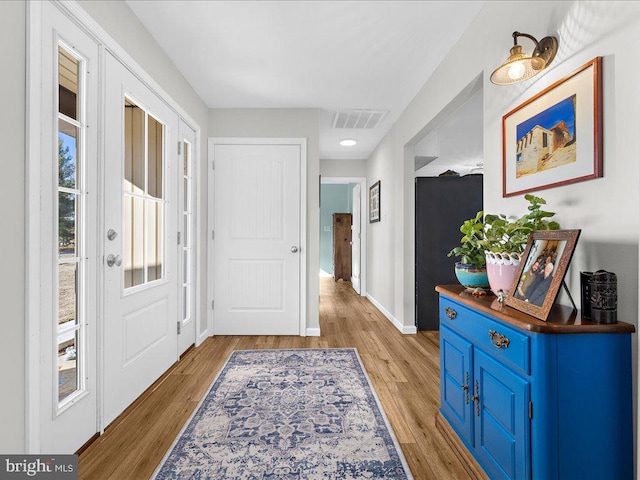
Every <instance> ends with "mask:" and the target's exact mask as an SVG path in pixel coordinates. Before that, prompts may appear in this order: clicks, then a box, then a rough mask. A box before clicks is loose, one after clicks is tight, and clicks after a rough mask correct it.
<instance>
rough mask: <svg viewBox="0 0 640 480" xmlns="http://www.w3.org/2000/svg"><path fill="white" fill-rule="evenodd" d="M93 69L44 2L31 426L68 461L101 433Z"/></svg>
mask: <svg viewBox="0 0 640 480" xmlns="http://www.w3.org/2000/svg"><path fill="white" fill-rule="evenodd" d="M98 65H99V51H98V46H97V44H96V43H95V42H94V41H93V40H92V39H91V38H90V37H89V36H87V35H86V34H84V33H83V32H82V31H81V30H80V29H79V28H78V27H77V26H76V25H75V24H73V22H71V21H70V20H69V19H68V18H67V17H65V16H64V15H62V14H61V12H60V11H59V10H58V9H57V8H55V7H54V6H53V5H51V4H50V3H49V2H43V4H42V49H41V68H42V71H41V73H42V81H41V85H42V86H41V96H42V104H41V105H42V107H41V112H40V119H41V132H42V143H41V151H42V156H41V163H40V172H41V180H40V184H41V191H40V218H41V225H40V229H41V230H40V234H41V236H40V239H39V240H40V245H41V253H40V260H41V265H40V272H41V286H40V344H39V347H40V356H39V368H40V376H39V378H40V395H39V411H40V417H39V419H38V422H39V423H38V426H39V429H40V438H39V449H40V451H41V452H45V453H73V452H75V451H76V450H77V449H78V448H80V447H81V446H82V445H83V444H84V443H85V442H86V441H88V440H89V439H90V438H91V437H92V436H93V435H94V434H95V433H96V432H97V431H98V424H97V398H98V397H97V393H96V386H97V379H96V370H97V369H96V361H97V353H96V350H97V349H96V330H97V328H96V327H97V325H96V321H95V319H96V318H97V316H98V314H97V301H96V295H95V292H96V289H97V284H98V277H99V274H98V271H99V268H98V265H99V264H98V249H97V238H96V231H97V225H98V223H97V222H98V219H97V217H98V202H97V196H96V195H95V192H96V190H97V178H98V162H97V158H98V154H97V152H98V136H97V128H96V127H97V125H98V121H97V119H98V111H97V104H98V98H99V93H98V78H97V76H96V75H90V72H94V71H97V70H98ZM89 127H93V128H89ZM32 140H33V141H34V142H36V141H37V139H32ZM5 368H14V367H12V366H10V365H6V366H5Z"/></svg>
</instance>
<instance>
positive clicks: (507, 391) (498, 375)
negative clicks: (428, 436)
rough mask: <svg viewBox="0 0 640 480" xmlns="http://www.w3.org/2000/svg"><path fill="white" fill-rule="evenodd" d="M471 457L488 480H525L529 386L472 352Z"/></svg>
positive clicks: (503, 368) (479, 354)
mask: <svg viewBox="0 0 640 480" xmlns="http://www.w3.org/2000/svg"><path fill="white" fill-rule="evenodd" d="M473 362H474V375H473V393H474V394H475V395H477V397H478V403H477V405H474V412H473V413H474V416H475V419H476V428H475V453H476V456H477V457H478V460H479V461H480V463H481V464H482V465H483V467H484V468H485V470H486V471H487V473H488V474H489V476H490V477H491V478H492V479H523V480H524V479H529V478H530V476H531V475H530V472H531V467H530V460H529V455H528V452H529V449H530V447H529V438H530V420H529V415H528V412H529V408H528V406H529V398H530V391H529V382H527V381H526V380H525V379H523V378H522V377H520V376H519V375H517V374H515V373H514V372H513V371H512V370H509V369H507V368H505V367H504V366H503V365H501V364H500V363H498V362H497V361H495V360H494V359H492V358H491V357H490V356H489V355H487V354H486V353H484V352H483V351H482V350H480V349H477V348H476V349H475V350H474V357H473Z"/></svg>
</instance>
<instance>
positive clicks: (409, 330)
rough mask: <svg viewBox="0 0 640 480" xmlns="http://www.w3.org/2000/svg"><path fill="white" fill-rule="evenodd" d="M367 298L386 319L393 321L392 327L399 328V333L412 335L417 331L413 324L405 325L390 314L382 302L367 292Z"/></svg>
mask: <svg viewBox="0 0 640 480" xmlns="http://www.w3.org/2000/svg"><path fill="white" fill-rule="evenodd" d="M367 298H368V299H369V301H370V302H371V303H373V306H374V307H376V308H377V309H378V310H380V313H382V314H383V315H384V316H385V317H387V319H388V320H389V321H390V322H391V323H393V326H394V327H396V328H397V329H398V330H400V333H402V334H403V335H413V334H416V333H418V329H417V328H416V327H415V326H407V325H403V324H402V323H400V321H399V320H398V319H397V318H396V317H394V316H393V315H391V312H389V310H387V309H386V308H384V307H383V306H382V304H381V303H380V302H378V301H377V300H376V299H375V298H373V297H372V296H371V295H369V294H367Z"/></svg>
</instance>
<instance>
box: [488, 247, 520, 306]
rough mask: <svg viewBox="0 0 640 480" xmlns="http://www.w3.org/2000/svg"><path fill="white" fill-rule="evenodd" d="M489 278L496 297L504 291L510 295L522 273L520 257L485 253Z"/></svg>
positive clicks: (513, 254)
mask: <svg viewBox="0 0 640 480" xmlns="http://www.w3.org/2000/svg"><path fill="white" fill-rule="evenodd" d="M485 258H486V259H487V277H488V279H489V285H490V286H491V291H492V292H493V294H494V295H496V296H497V295H498V293H499V291H500V290H502V291H503V292H504V293H505V294H507V295H508V294H509V291H510V290H511V285H513V280H514V279H515V277H516V275H518V272H519V271H520V255H519V254H517V253H511V254H509V253H500V252H498V253H496V252H485Z"/></svg>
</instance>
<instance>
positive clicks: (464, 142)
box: [414, 76, 484, 330]
mask: <svg viewBox="0 0 640 480" xmlns="http://www.w3.org/2000/svg"><path fill="white" fill-rule="evenodd" d="M482 100H483V99H482V78H481V77H480V76H479V77H478V78H476V79H475V80H474V81H473V82H472V83H471V84H469V85H468V86H467V87H466V88H465V89H464V90H463V91H462V92H460V94H458V95H457V96H456V97H455V98H454V99H453V100H452V101H451V102H450V103H449V104H448V105H447V106H446V107H445V108H444V109H443V110H442V111H441V112H440V113H439V114H438V115H436V117H435V118H434V119H433V120H432V121H431V122H430V123H429V124H428V125H427V126H426V127H425V128H424V129H423V130H422V132H421V133H420V134H419V135H418V136H417V137H416V138H415V139H414V140H415V143H414V162H415V163H414V171H415V174H414V177H415V182H414V184H415V197H414V198H415V319H416V326H417V328H418V330H437V329H438V328H439V321H438V316H439V315H438V295H437V293H436V292H435V290H434V288H435V286H436V285H438V284H449V283H452V284H455V283H458V282H457V279H456V277H455V274H454V265H455V262H456V261H457V259H456V258H454V257H448V256H447V253H448V252H449V251H450V250H451V249H452V248H454V247H455V246H456V245H458V244H459V241H460V238H461V235H462V234H461V233H460V225H461V224H462V222H463V221H464V220H466V219H468V218H471V217H474V216H475V215H476V213H477V212H478V211H480V210H482V201H483V199H482V196H483V190H482V189H483V176H482V173H483V168H484V160H483V159H484V157H483V101H482ZM442 198H447V201H446V202H442Z"/></svg>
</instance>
